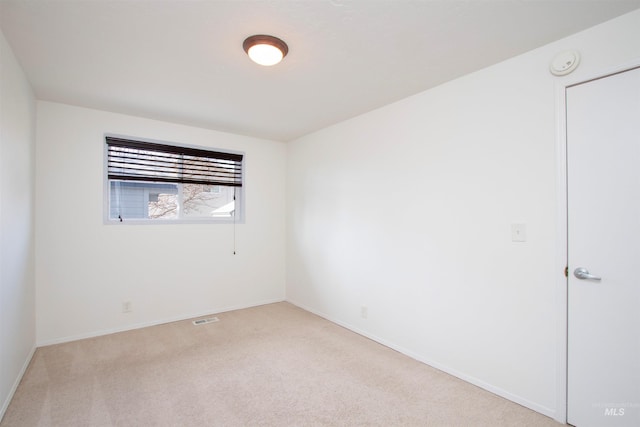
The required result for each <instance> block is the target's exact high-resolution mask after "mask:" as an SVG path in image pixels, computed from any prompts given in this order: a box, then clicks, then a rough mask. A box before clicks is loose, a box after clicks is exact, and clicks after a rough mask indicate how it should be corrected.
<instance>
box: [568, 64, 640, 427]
mask: <svg viewBox="0 0 640 427" xmlns="http://www.w3.org/2000/svg"><path fill="white" fill-rule="evenodd" d="M566 105H567V194H568V201H567V212H568V224H567V227H568V246H567V247H568V266H569V270H568V273H569V279H568V281H569V283H568V286H569V289H568V331H567V332H568V348H567V355H568V360H567V369H568V371H567V373H568V377H567V405H568V407H567V420H568V422H569V424H572V425H575V426H579V427H583V426H634V427H638V426H640V69H638V68H636V69H633V70H630V71H626V72H623V73H619V74H615V75H612V76H609V77H606V78H601V79H597V80H593V81H590V82H587V83H582V84H579V85H576V86H573V87H570V88H568V89H567V103H566ZM580 268H581V269H583V270H582V274H581V273H580V270H578V269H580ZM577 276H581V277H582V278H578V277H577Z"/></svg>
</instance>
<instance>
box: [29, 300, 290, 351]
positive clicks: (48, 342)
mask: <svg viewBox="0 0 640 427" xmlns="http://www.w3.org/2000/svg"><path fill="white" fill-rule="evenodd" d="M283 301H285V300H284V298H276V299H269V300H263V301H257V302H253V303H249V304H240V305H234V306H228V307H218V308H212V309H208V310H206V311H201V312H197V313H189V314H185V315H180V316H175V317H169V318H165V319H158V320H153V321H150V322H142V323H135V324H132V325H127V326H124V327H121V328H110V329H102V330H99V331H93V332H87V333H84V334H78V335H71V336H66V337H62V338H56V339H52V340H44V341H40V342H38V343H37V346H38V347H44V346H48V345H53V344H62V343H65V342H71V341H78V340H83V339H86V338H94V337H99V336H102V335H109V334H115V333H118V332H126V331H132V330H134V329H141V328H146V327H149V326H156V325H162V324H164V323H171V322H179V321H181V320H188V319H193V318H194V317H202V316H209V315H212V314H220V313H224V312H227V311H233V310H242V309H244V308H251V307H258V306H261V305H266V304H273V303H276V302H283Z"/></svg>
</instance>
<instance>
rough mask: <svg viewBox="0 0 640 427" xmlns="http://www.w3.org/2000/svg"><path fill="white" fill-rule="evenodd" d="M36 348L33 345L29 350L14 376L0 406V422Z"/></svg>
mask: <svg viewBox="0 0 640 427" xmlns="http://www.w3.org/2000/svg"><path fill="white" fill-rule="evenodd" d="M36 348H37V347H33V348H32V349H31V351H30V352H29V355H28V356H27V358H26V360H25V361H24V363H23V365H22V368H21V369H20V372H19V373H18V376H17V377H16V380H15V381H14V383H13V386H12V387H11V390H9V394H8V395H7V398H6V399H5V400H4V402H3V403H2V408H0V422H1V421H2V418H4V413H5V412H6V411H7V408H8V407H9V404H10V403H11V400H12V399H13V395H14V394H15V393H16V390H17V389H18V386H19V385H20V381H22V377H23V376H24V373H25V372H26V371H27V368H28V367H29V363H31V359H33V355H34V354H35V352H36Z"/></svg>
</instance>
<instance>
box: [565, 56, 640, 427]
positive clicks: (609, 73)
mask: <svg viewBox="0 0 640 427" xmlns="http://www.w3.org/2000/svg"><path fill="white" fill-rule="evenodd" d="M638 67H640V58H637V59H635V60H633V61H631V62H628V63H625V64H622V65H619V66H617V67H612V68H609V69H606V70H604V71H602V72H598V73H594V74H589V75H587V76H586V77H584V76H583V77H579V76H578V77H576V78H574V79H567V80H564V81H562V82H558V83H556V117H557V119H556V124H557V125H556V189H557V191H556V197H557V199H556V206H557V217H556V224H557V225H556V227H557V231H558V233H557V235H556V240H557V242H556V248H557V249H556V251H557V256H556V260H557V261H556V266H555V268H556V270H555V271H557V272H558V276H557V277H558V278H557V280H556V292H555V295H556V319H557V320H556V325H557V327H556V346H557V347H556V348H557V354H556V373H557V376H556V411H555V416H554V419H555V420H556V421H558V422H561V423H565V424H566V423H567V412H568V408H567V403H568V395H567V393H568V387H567V386H568V384H567V382H568V378H567V372H568V359H567V357H568V327H569V322H568V320H569V319H568V304H569V299H568V290H569V278H568V277H565V275H564V271H565V268H566V267H567V266H568V238H569V236H568V209H567V203H568V193H567V188H568V187H567V180H568V176H567V161H568V159H567V114H566V107H567V102H566V94H567V89H569V88H570V87H572V86H576V85H579V84H583V83H588V82H590V81H593V80H599V79H602V78H606V77H609V76H612V75H615V74H619V73H623V72H625V71H629V70H632V69H634V68H638Z"/></svg>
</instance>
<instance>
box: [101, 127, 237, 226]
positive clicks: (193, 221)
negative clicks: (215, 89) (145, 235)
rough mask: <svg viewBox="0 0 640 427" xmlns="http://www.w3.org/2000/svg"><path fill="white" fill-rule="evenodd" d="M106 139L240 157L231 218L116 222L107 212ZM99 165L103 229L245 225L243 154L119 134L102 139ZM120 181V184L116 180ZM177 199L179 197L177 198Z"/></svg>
mask: <svg viewBox="0 0 640 427" xmlns="http://www.w3.org/2000/svg"><path fill="white" fill-rule="evenodd" d="M107 138H119V139H127V140H131V141H136V142H143V143H150V144H163V145H170V146H174V147H180V148H188V149H196V150H205V151H216V152H220V153H228V154H236V155H242V186H240V187H233V188H234V189H235V201H236V206H235V213H234V215H233V216H232V217H213V216H212V217H210V218H206V217H192V218H189V217H182V216H180V217H179V218H176V219H150V218H130V219H126V218H125V219H124V220H120V219H118V218H110V217H109V210H110V203H111V200H110V197H111V191H110V182H111V180H110V179H109V167H108V156H109V144H108V143H107ZM102 161H103V171H102V180H103V202H102V221H103V224H105V225H154V224H157V225H164V224H244V223H245V187H246V175H245V173H246V161H247V156H246V153H245V152H243V151H238V150H229V149H221V148H215V147H207V146H202V145H191V144H180V143H175V142H167V141H161V140H156V139H148V138H139V137H131V136H123V135H120V134H112V133H105V134H104V135H103V138H102ZM117 181H120V180H117ZM129 182H154V181H129ZM175 184H176V185H177V186H178V193H182V185H183V184H180V183H175ZM221 187H226V186H225V185H221ZM180 197H182V196H181V195H180Z"/></svg>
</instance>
